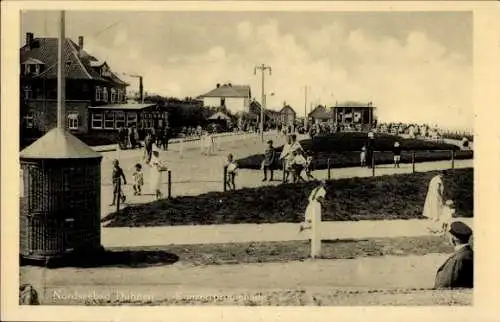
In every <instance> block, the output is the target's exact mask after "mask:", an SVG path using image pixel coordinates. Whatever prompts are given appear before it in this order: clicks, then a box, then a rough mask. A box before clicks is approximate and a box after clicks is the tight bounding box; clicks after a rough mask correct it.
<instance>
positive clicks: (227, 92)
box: [198, 84, 251, 98]
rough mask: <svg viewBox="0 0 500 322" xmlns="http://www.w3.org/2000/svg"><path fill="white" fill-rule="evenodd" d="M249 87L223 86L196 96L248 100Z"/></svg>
mask: <svg viewBox="0 0 500 322" xmlns="http://www.w3.org/2000/svg"><path fill="white" fill-rule="evenodd" d="M250 95H251V94H250V86H248V85H233V84H231V85H230V84H224V85H221V86H219V87H216V88H215V89H213V90H211V91H210V92H208V93H205V94H203V95H200V96H198V98H203V97H248V98H250Z"/></svg>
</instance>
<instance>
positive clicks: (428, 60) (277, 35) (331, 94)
mask: <svg viewBox="0 0 500 322" xmlns="http://www.w3.org/2000/svg"><path fill="white" fill-rule="evenodd" d="M66 28H67V29H66V35H67V37H71V38H72V39H73V40H74V41H75V42H77V41H78V36H84V38H85V40H84V41H85V44H84V47H85V50H87V51H88V52H89V53H90V54H92V55H94V56H96V57H97V58H99V59H102V60H106V61H107V62H108V64H109V65H110V67H111V69H112V70H113V71H115V72H117V73H120V72H122V73H129V74H140V75H143V76H144V88H145V91H147V92H150V93H157V94H160V95H168V96H176V97H186V96H190V97H196V96H198V95H201V94H204V93H206V92H208V91H210V90H212V89H213V88H215V86H216V84H217V83H233V84H248V85H250V86H251V89H252V96H253V97H255V98H256V99H257V100H259V101H260V99H261V77H260V74H257V75H254V67H255V66H256V65H259V64H266V65H270V66H271V67H272V75H266V76H265V88H266V92H267V93H274V95H273V96H268V99H267V107H268V108H270V109H275V110H278V109H280V108H281V107H282V106H283V104H284V102H286V103H287V104H289V105H291V106H292V107H293V108H294V109H295V110H296V111H297V113H298V115H299V116H303V115H304V110H305V105H306V104H305V87H306V86H307V88H308V95H307V111H309V108H310V105H311V104H314V105H316V104H326V105H329V106H331V105H333V104H335V102H336V101H338V102H341V101H347V100H349V101H366V102H368V101H372V102H373V103H374V105H375V106H377V113H378V118H379V120H380V121H403V122H406V121H412V122H425V123H429V124H438V125H440V126H446V127H451V128H467V129H472V127H473V119H474V108H473V91H472V88H473V66H472V63H473V57H472V51H473V40H472V14H471V13H469V12H407V13H405V12H352V13H348V12H346V13H343V12H119V11H95V12H85V11H69V12H66ZM26 32H33V33H34V34H35V37H40V36H46V37H57V33H58V13H57V12H50V11H29V12H25V13H23V14H22V16H21V35H20V45H23V44H24V39H25V33H26ZM123 78H124V80H126V81H127V82H129V83H130V84H131V86H130V88H129V89H130V90H132V91H133V90H137V88H138V84H137V80H136V79H133V78H127V77H125V76H123Z"/></svg>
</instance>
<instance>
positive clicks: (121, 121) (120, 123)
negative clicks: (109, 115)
mask: <svg viewBox="0 0 500 322" xmlns="http://www.w3.org/2000/svg"><path fill="white" fill-rule="evenodd" d="M121 127H125V113H124V112H122V111H117V112H115V129H119V128H121Z"/></svg>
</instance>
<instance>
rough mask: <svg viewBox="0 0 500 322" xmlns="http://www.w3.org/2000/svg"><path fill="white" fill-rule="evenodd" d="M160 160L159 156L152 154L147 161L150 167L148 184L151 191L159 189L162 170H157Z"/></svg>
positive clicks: (154, 191)
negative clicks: (149, 160)
mask: <svg viewBox="0 0 500 322" xmlns="http://www.w3.org/2000/svg"><path fill="white" fill-rule="evenodd" d="M160 163H161V161H160V159H159V158H157V157H155V156H152V157H151V162H150V163H149V164H150V166H151V168H150V176H149V184H150V186H151V191H152V192H153V193H156V191H158V190H161V189H160V187H161V174H162V172H161V171H159V167H158V166H159V165H160Z"/></svg>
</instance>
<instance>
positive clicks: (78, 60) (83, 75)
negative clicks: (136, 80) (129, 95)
mask: <svg viewBox="0 0 500 322" xmlns="http://www.w3.org/2000/svg"><path fill="white" fill-rule="evenodd" d="M58 41H59V40H58V39H57V38H34V39H33V44H35V45H34V46H31V49H30V48H29V46H27V45H24V46H23V47H21V50H20V55H21V57H20V58H21V60H20V61H21V62H24V61H27V60H37V61H40V62H41V63H43V64H45V69H44V70H43V71H42V72H41V73H40V74H39V75H36V76H34V78H43V79H57V54H58V48H57V44H58ZM63 53H64V57H65V66H66V69H65V76H66V78H67V79H92V80H100V81H104V82H113V83H116V84H120V85H124V86H126V85H128V84H127V83H126V82H124V81H122V80H121V79H120V78H119V77H117V76H116V75H115V74H113V73H111V76H110V77H102V76H101V75H100V73H99V71H98V69H96V68H93V67H92V66H91V62H93V61H97V59H96V58H95V57H94V56H91V55H89V54H88V53H87V52H86V51H84V50H81V49H80V47H79V46H78V45H77V44H76V43H75V42H73V41H72V40H71V39H69V38H66V41H65V43H64V48H63Z"/></svg>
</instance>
